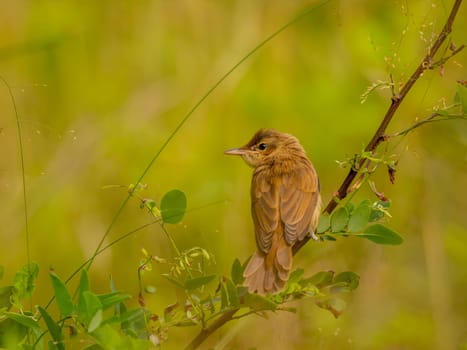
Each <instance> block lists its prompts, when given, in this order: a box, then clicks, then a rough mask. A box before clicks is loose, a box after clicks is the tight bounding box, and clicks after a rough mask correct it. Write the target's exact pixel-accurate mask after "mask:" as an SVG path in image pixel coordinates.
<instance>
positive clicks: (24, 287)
mask: <svg viewBox="0 0 467 350" xmlns="http://www.w3.org/2000/svg"><path fill="white" fill-rule="evenodd" d="M38 275H39V265H37V264H36V263H34V262H31V263H29V264H26V265H25V266H23V267H22V268H21V270H19V271H18V272H17V273H16V274H15V276H14V277H13V286H14V289H13V295H12V298H11V300H12V302H13V304H14V305H15V306H17V307H18V308H19V309H21V308H22V305H21V299H24V298H29V297H31V296H32V293H33V292H34V288H35V281H36V279H37V276H38Z"/></svg>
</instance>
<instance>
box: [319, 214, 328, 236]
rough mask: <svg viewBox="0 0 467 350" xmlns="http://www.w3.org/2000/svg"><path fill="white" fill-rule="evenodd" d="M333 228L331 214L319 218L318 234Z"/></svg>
mask: <svg viewBox="0 0 467 350" xmlns="http://www.w3.org/2000/svg"><path fill="white" fill-rule="evenodd" d="M330 227H331V217H330V216H329V214H323V215H321V216H320V217H319V221H318V226H317V227H316V232H317V233H324V232H326V231H328V230H329V228H330Z"/></svg>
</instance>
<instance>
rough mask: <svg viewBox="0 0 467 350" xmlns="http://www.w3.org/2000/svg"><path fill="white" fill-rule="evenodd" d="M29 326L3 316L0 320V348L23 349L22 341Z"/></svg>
mask: <svg viewBox="0 0 467 350" xmlns="http://www.w3.org/2000/svg"><path fill="white" fill-rule="evenodd" d="M28 331H29V328H28V327H26V326H24V325H23V324H20V323H18V322H16V321H14V320H12V319H9V318H3V319H2V320H1V321H0V349H15V350H16V349H23V348H22V347H21V346H20V345H19V344H21V343H23V341H24V339H25V338H26V335H27V334H28Z"/></svg>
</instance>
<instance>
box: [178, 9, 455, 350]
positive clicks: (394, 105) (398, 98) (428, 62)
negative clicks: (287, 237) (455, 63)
mask: <svg viewBox="0 0 467 350" xmlns="http://www.w3.org/2000/svg"><path fill="white" fill-rule="evenodd" d="M461 3H462V0H455V2H454V5H453V7H452V9H451V12H450V14H449V17H448V19H447V20H446V24H445V25H444V27H443V29H442V30H441V32H440V33H439V35H438V37H437V38H436V40H435V42H434V43H433V45H431V47H430V48H429V49H428V53H427V54H426V56H425V57H424V58H423V60H422V61H421V62H420V64H419V65H418V67H417V68H416V69H415V71H414V72H413V74H412V75H411V77H410V78H409V79H408V80H407V82H406V83H405V84H404V86H403V87H402V89H401V91H400V92H399V94H397V95H394V96H393V97H392V99H391V105H390V106H389V108H388V110H387V112H386V114H385V115H384V118H383V120H382V121H381V124H380V125H379V127H378V129H377V130H376V132H375V134H374V135H373V137H372V139H371V140H370V142H369V143H368V145H367V146H366V147H365V151H366V152H374V151H375V150H376V148H377V147H378V145H379V144H380V143H381V142H382V141H383V140H384V139H385V132H386V129H387V127H388V125H389V123H390V122H391V120H392V118H393V117H394V114H395V113H396V111H397V110H398V108H399V106H400V105H401V103H402V101H403V100H404V99H405V97H406V96H407V94H408V93H409V91H410V90H411V89H412V87H413V85H414V84H415V83H416V82H417V80H418V79H419V78H420V76H421V75H422V74H423V72H425V71H426V70H427V69H430V68H431V67H432V63H433V58H434V56H435V54H436V53H437V52H438V50H439V48H440V47H441V45H442V44H443V43H444V41H445V40H446V38H447V36H448V35H449V34H450V33H451V31H452V24H453V23H454V19H455V18H456V15H457V12H458V10H459V7H460V5H461ZM365 161H366V159H362V160H360V162H359V163H358V164H357V167H352V169H350V171H349V173H348V174H347V176H346V177H345V179H344V181H343V182H342V184H341V186H340V187H339V190H338V191H337V194H336V196H335V197H334V198H332V199H331V200H330V201H329V203H328V204H327V206H326V208H325V209H324V212H325V213H328V214H330V213H332V211H333V210H334V209H335V208H336V207H337V204H338V201H340V200H342V199H344V198H345V197H346V196H347V194H348V190H349V188H350V186H351V185H352V183H353V182H354V180H355V177H356V176H357V174H358V169H360V168H361V167H362V166H363V165H364V163H365ZM309 240H310V237H306V238H305V239H304V240H302V241H300V242H297V243H296V244H295V245H294V246H293V254H294V255H295V254H296V253H297V252H298V251H299V250H300V249H301V248H302V247H303V246H304V245H305V244H306V243H307V242H308V241H309ZM238 310H239V309H233V310H230V311H227V312H226V313H224V314H223V315H222V316H220V317H219V318H218V319H216V320H215V321H214V322H213V323H212V324H211V325H210V326H208V327H206V328H203V329H202V330H201V332H200V333H198V335H197V336H196V337H195V338H194V339H193V340H192V341H191V342H190V343H189V344H188V345H187V346H186V348H185V350H195V349H197V348H198V346H199V345H201V344H202V343H203V342H204V341H205V340H206V339H207V338H208V337H209V336H210V335H211V334H212V333H214V332H215V331H216V330H217V329H219V328H220V327H222V326H223V325H224V324H225V323H227V322H229V321H231V320H232V319H233V317H234V315H235V314H236V313H237V311H238Z"/></svg>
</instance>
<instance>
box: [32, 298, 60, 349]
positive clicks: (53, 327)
mask: <svg viewBox="0 0 467 350" xmlns="http://www.w3.org/2000/svg"><path fill="white" fill-rule="evenodd" d="M38 309H39V312H40V314H41V316H42V318H43V319H44V321H45V324H46V325H47V329H48V330H49V332H50V335H51V336H52V339H53V341H54V344H55V345H56V348H57V349H59V350H65V345H64V344H63V340H64V336H63V332H62V328H61V327H60V326H59V325H58V324H57V323H55V322H54V320H53V319H52V317H50V315H49V314H48V313H47V311H46V310H45V309H43V308H42V307H40V306H39V307H38Z"/></svg>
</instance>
